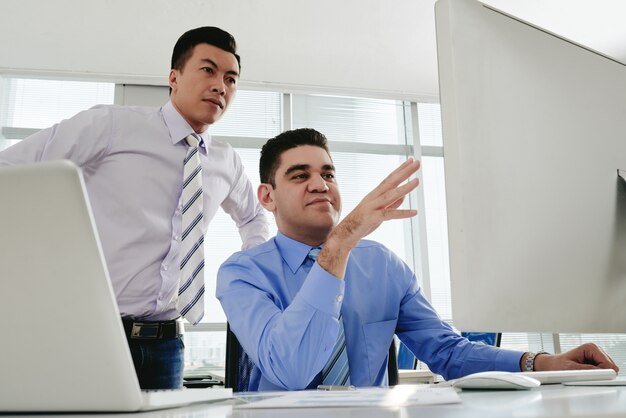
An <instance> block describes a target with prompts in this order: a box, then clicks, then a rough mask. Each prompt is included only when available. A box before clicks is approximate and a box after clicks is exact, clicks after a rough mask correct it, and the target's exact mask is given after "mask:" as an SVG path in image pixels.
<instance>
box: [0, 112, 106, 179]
mask: <svg viewBox="0 0 626 418" xmlns="http://www.w3.org/2000/svg"><path fill="white" fill-rule="evenodd" d="M111 119H112V118H111V114H110V109H109V108H108V107H94V108H92V109H90V110H86V111H83V112H80V113H78V114H77V115H75V116H73V117H72V118H70V119H67V120H64V121H61V122H60V123H58V124H56V125H53V126H51V127H50V128H46V129H43V130H41V131H39V132H37V133H35V134H33V135H31V136H29V137H28V138H26V139H24V140H22V141H20V142H18V143H17V144H15V145H13V146H11V147H9V148H7V149H6V150H4V151H2V152H0V166H1V165H16V164H28V163H36V162H39V161H46V160H60V159H68V160H71V161H73V162H74V163H75V164H76V165H78V166H80V167H86V166H87V167H88V166H89V165H90V164H92V163H94V162H95V161H97V160H98V159H99V158H100V157H102V156H104V155H105V153H106V150H107V148H108V145H109V138H110V136H111V132H112V130H113V129H114V128H113V126H112V122H111Z"/></svg>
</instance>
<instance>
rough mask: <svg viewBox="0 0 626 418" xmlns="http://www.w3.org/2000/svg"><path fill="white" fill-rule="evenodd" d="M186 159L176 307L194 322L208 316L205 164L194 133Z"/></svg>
mask: <svg viewBox="0 0 626 418" xmlns="http://www.w3.org/2000/svg"><path fill="white" fill-rule="evenodd" d="M185 140H186V141H187V144H188V145H189V150H188V151H187V156H186V157H185V160H184V170H183V172H184V175H183V179H184V180H183V194H182V205H183V219H182V234H181V242H180V256H181V260H180V281H179V289H178V302H177V304H176V307H177V308H178V311H179V312H180V314H181V315H182V316H183V317H184V318H185V319H187V320H188V321H189V322H191V323H192V324H194V325H195V324H197V323H198V322H200V320H201V319H202V316H203V315H204V245H203V244H204V234H203V232H202V229H203V228H202V224H203V219H202V217H203V215H202V165H201V163H200V151H199V149H198V145H199V144H200V138H198V136H197V135H195V134H191V135H189V136H188V137H187V138H185Z"/></svg>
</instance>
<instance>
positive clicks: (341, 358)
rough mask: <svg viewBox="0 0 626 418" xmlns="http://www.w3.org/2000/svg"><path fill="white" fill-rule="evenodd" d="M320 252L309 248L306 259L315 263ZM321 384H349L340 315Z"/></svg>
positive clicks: (348, 369) (317, 249) (346, 354)
mask: <svg viewBox="0 0 626 418" xmlns="http://www.w3.org/2000/svg"><path fill="white" fill-rule="evenodd" d="M320 251H321V250H320V249H319V248H311V251H309V255H308V257H309V258H310V259H312V260H313V261H315V260H316V259H317V256H318V255H319V253H320ZM322 383H323V384H324V385H349V384H350V368H349V366H348V352H347V351H346V336H345V333H344V330H343V317H342V315H339V332H338V334H337V340H336V341H335V345H334V347H333V352H332V354H331V355H330V358H329V359H328V362H327V363H326V365H325V366H324V368H323V369H322Z"/></svg>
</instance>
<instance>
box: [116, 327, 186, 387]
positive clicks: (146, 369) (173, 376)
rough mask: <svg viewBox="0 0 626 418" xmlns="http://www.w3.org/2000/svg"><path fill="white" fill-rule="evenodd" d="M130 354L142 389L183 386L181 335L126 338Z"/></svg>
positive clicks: (183, 352)
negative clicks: (172, 337) (149, 338)
mask: <svg viewBox="0 0 626 418" xmlns="http://www.w3.org/2000/svg"><path fill="white" fill-rule="evenodd" d="M127 341H128V345H129V347H130V354H131V355H132V357H133V363H134V365H135V371H136V372H137V378H138V379H139V386H141V388H142V389H179V388H182V387H183V368H184V366H185V344H184V342H183V337H182V336H181V337H179V338H174V339H167V340H148V339H146V340H142V339H128V340H127Z"/></svg>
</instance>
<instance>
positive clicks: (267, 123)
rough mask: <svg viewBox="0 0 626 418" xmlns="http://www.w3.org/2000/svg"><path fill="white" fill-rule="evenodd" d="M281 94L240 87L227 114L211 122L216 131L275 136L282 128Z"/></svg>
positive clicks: (212, 132)
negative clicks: (215, 121)
mask: <svg viewBox="0 0 626 418" xmlns="http://www.w3.org/2000/svg"><path fill="white" fill-rule="evenodd" d="M281 107H282V106H281V94H280V93H276V92H270V91H247V90H239V91H238V92H237V97H235V100H234V101H233V102H232V104H231V105H230V109H228V111H227V112H226V114H225V115H224V117H223V118H222V119H221V120H220V121H219V122H217V123H216V124H215V125H213V126H211V128H210V132H211V134H212V135H225V136H243V137H253V138H271V137H273V136H276V135H278V134H279V133H280V131H281V126H282V124H281Z"/></svg>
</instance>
